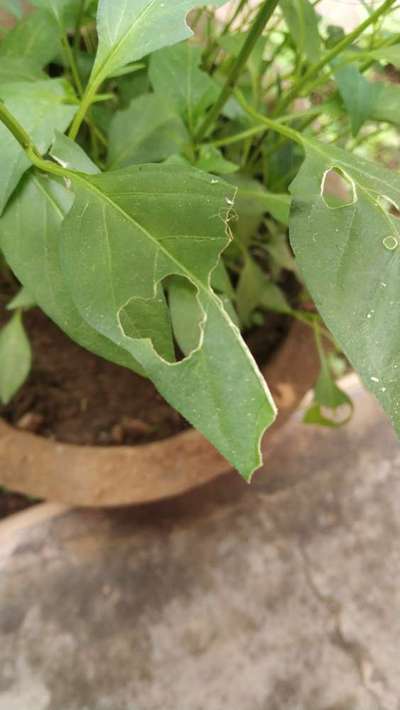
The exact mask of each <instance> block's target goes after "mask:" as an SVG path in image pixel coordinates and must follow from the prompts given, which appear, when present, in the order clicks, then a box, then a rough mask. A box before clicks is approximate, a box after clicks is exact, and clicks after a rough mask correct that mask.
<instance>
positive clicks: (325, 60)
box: [275, 0, 397, 113]
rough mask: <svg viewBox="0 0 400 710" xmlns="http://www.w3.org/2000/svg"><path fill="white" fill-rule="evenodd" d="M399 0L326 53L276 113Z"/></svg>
mask: <svg viewBox="0 0 400 710" xmlns="http://www.w3.org/2000/svg"><path fill="white" fill-rule="evenodd" d="M396 1H397V0H385V2H384V3H383V4H382V5H381V6H380V7H379V8H378V9H377V10H375V12H373V13H372V15H370V16H369V17H367V18H366V19H365V20H364V22H362V23H361V24H360V25H358V27H356V29H355V30H353V32H350V34H348V35H347V36H346V37H344V38H343V39H342V40H341V41H340V42H338V44H336V45H335V46H334V47H332V49H331V50H329V52H326V54H324V56H323V57H321V59H320V61H319V62H317V63H316V64H313V65H312V66H311V67H310V68H309V69H308V71H306V73H305V74H304V75H303V76H302V77H301V79H300V80H299V81H297V82H296V83H295V85H294V86H293V88H292V89H291V91H289V93H288V94H287V95H286V96H285V97H284V98H283V100H282V101H281V102H280V103H279V104H278V106H277V108H276V112H275V113H279V112H280V111H282V110H284V109H286V108H287V107H288V106H289V105H290V104H291V103H292V101H293V99H295V98H296V97H297V96H298V95H299V94H300V93H301V91H302V90H303V89H304V87H305V86H307V84H308V83H309V82H310V81H312V80H313V79H315V78H316V77H317V76H318V74H320V72H321V71H322V70H323V69H325V67H326V66H327V65H328V64H330V63H331V62H332V60H333V59H335V57H337V56H338V55H339V54H341V52H343V50H344V49H346V48H347V47H348V46H349V45H350V44H352V43H353V42H354V41H355V40H356V39H358V37H360V35H362V33H363V32H364V31H365V30H366V29H367V28H368V27H369V26H370V25H372V24H374V23H375V22H376V20H377V19H378V18H379V17H381V15H383V14H384V13H385V12H386V10H388V9H389V8H390V7H391V6H392V5H393V4H394V3H395V2H396Z"/></svg>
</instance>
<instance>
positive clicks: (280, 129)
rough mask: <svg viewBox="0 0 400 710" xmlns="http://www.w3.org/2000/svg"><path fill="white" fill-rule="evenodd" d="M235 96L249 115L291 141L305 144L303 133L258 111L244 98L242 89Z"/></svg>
mask: <svg viewBox="0 0 400 710" xmlns="http://www.w3.org/2000/svg"><path fill="white" fill-rule="evenodd" d="M235 96H236V98H237V100H238V102H239V104H240V105H241V107H242V109H243V110H244V111H245V112H246V113H247V114H248V115H249V116H251V117H252V118H254V119H255V120H256V121H259V122H260V123H262V124H263V125H264V126H265V127H266V128H269V129H270V130H271V131H275V133H279V134H280V135H281V136H283V137H284V138H288V139H289V140H290V141H294V142H295V143H298V144H299V145H301V146H303V145H304V137H303V136H302V134H301V133H299V132H298V131H295V130H294V129H293V128H289V126H286V125H285V124H284V123H281V122H280V121H279V120H277V119H273V118H268V117H267V116H263V114H261V113H259V112H258V111H256V110H255V109H254V108H253V107H252V106H251V105H250V104H249V103H247V101H246V99H245V98H244V96H243V94H242V93H241V92H240V91H238V90H236V91H235Z"/></svg>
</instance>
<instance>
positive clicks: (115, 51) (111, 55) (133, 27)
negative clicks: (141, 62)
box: [93, 0, 174, 81]
mask: <svg viewBox="0 0 400 710" xmlns="http://www.w3.org/2000/svg"><path fill="white" fill-rule="evenodd" d="M157 1H158V0H150V2H149V4H148V5H146V7H145V8H143V10H142V11H141V12H140V13H139V15H138V16H137V18H136V20H135V21H134V22H133V23H132V25H131V26H130V27H129V29H128V31H127V32H125V34H124V35H123V36H122V37H121V38H120V39H119V40H118V42H117V43H116V44H115V45H114V46H113V48H112V49H111V51H110V52H109V54H108V55H107V56H106V57H105V59H104V61H103V63H102V64H101V65H100V66H99V68H98V70H97V71H96V73H95V74H94V76H93V79H94V80H95V81H98V80H99V77H102V75H103V74H104V75H105V76H107V71H106V72H104V69H105V67H107V64H108V63H111V62H112V59H113V58H114V57H115V55H117V54H118V52H119V51H120V49H121V47H122V46H123V45H124V44H125V42H126V40H127V39H128V37H129V36H130V35H131V33H132V32H134V31H135V30H136V29H137V25H138V24H139V22H140V21H141V20H142V19H143V17H145V16H146V15H147V13H148V12H149V11H150V10H151V9H152V8H153V7H154V5H155V3H156V2H157ZM169 1H171V0H169ZM173 1H174V0H173ZM139 59H140V57H139Z"/></svg>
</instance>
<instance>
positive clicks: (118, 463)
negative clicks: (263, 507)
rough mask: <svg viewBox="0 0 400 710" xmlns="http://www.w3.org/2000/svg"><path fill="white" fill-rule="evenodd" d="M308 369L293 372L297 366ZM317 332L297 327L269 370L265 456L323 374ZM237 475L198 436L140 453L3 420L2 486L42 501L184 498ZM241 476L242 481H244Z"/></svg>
mask: <svg viewBox="0 0 400 710" xmlns="http://www.w3.org/2000/svg"><path fill="white" fill-rule="evenodd" d="M294 360H296V362H300V363H301V368H298V369H297V370H296V369H294V368H293V361H294ZM318 368H319V363H318V357H317V354H316V351H315V346H314V340H313V335H312V331H311V329H310V328H309V327H308V326H305V325H304V324H301V323H298V322H293V323H292V324H291V327H290V329H289V332H288V335H287V336H286V338H285V340H284V341H283V343H282V344H281V346H280V347H279V348H278V349H277V351H276V353H275V354H274V355H273V356H272V358H271V359H270V360H269V361H268V363H267V364H266V366H265V367H264V368H262V373H263V375H264V377H265V378H266V380H267V382H268V384H269V386H270V389H271V392H272V395H273V397H274V399H275V401H276V403H277V406H278V410H279V414H278V417H277V420H276V422H275V423H274V424H273V426H272V427H271V428H270V429H269V430H268V431H267V432H266V434H265V437H264V439H263V446H262V449H263V450H264V451H265V448H266V446H268V448H269V446H270V444H271V441H272V439H273V438H274V435H275V433H276V431H277V430H278V429H279V428H280V427H281V426H282V424H283V423H284V422H285V421H286V420H287V419H288V417H289V416H290V414H292V412H293V411H294V410H295V409H297V407H298V405H299V404H300V402H301V400H302V399H303V397H304V395H305V394H306V392H307V391H308V390H309V388H310V387H311V386H312V385H313V383H314V381H315V379H316V376H317V374H318ZM230 470H232V469H231V466H230V464H229V463H228V462H227V461H226V459H225V458H224V457H223V456H222V455H221V454H220V453H219V452H218V451H217V450H216V449H215V448H214V447H213V446H212V444H210V442H208V441H207V440H206V439H205V438H204V437H203V435H202V434H200V433H199V432H198V431H197V430H195V429H188V430H185V431H183V432H179V433H178V434H175V435H174V436H172V437H169V438H166V439H162V440H160V441H155V442H150V443H146V444H138V445H135V446H112V447H111V446H82V445H77V444H67V443H61V442H58V441H52V440H51V439H46V438H45V437H42V436H39V435H36V434H32V433H29V432H24V431H18V430H17V429H15V428H14V427H12V426H10V425H9V424H7V423H6V422H5V421H4V420H3V419H1V418H0V484H1V485H3V486H5V487H6V488H8V489H10V490H13V491H16V492H19V493H23V494H25V495H29V496H32V497H36V498H43V499H45V500H50V501H55V502H58V503H64V504H67V505H79V506H89V507H108V506H118V505H130V504H135V503H147V502H151V501H155V500H160V499H163V498H168V497H172V496H176V495H178V494H181V493H185V492H187V491H188V490H190V489H192V488H196V487H197V486H200V485H202V484H204V483H207V482H208V481H210V480H212V479H213V478H216V477H217V476H219V475H221V474H223V473H226V472H228V471H230ZM236 475H238V474H236Z"/></svg>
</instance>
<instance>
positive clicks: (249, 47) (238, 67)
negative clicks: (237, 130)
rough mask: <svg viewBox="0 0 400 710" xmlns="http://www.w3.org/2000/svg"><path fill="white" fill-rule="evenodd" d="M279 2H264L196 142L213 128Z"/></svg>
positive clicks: (265, 0)
mask: <svg viewBox="0 0 400 710" xmlns="http://www.w3.org/2000/svg"><path fill="white" fill-rule="evenodd" d="M278 2H279V0H264V2H263V4H262V5H261V7H260V10H259V12H258V14H257V16H256V19H255V20H254V23H253V25H252V27H251V29H250V31H249V33H248V35H247V38H246V41H245V43H244V45H243V47H242V49H241V51H240V53H239V56H238V57H237V59H236V61H235V62H234V63H233V65H232V68H231V70H230V72H229V74H228V76H227V78H226V81H225V84H224V86H223V88H222V91H221V93H220V95H219V97H218V99H217V100H216V102H215V104H214V106H213V108H212V109H211V111H209V113H208V114H207V116H206V117H205V119H204V121H203V123H202V124H201V125H200V128H199V130H198V131H197V135H196V137H195V140H196V143H200V142H201V141H202V140H203V138H204V137H205V135H206V134H207V132H208V130H209V128H211V126H212V125H213V123H214V122H215V121H216V120H217V118H218V116H219V115H220V113H221V110H222V109H223V107H224V106H225V104H226V102H227V101H228V99H229V97H230V96H231V94H232V92H233V90H234V88H235V86H236V83H237V81H238V79H239V77H240V74H241V72H242V69H243V67H244V66H245V64H246V62H247V60H248V58H249V57H250V54H251V52H252V51H253V49H254V46H255V44H256V42H257V40H258V39H259V37H260V36H261V34H262V32H263V30H264V28H265V26H266V24H267V22H268V20H269V19H270V17H271V15H272V14H273V12H274V10H275V8H276V7H277V5H278Z"/></svg>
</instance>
